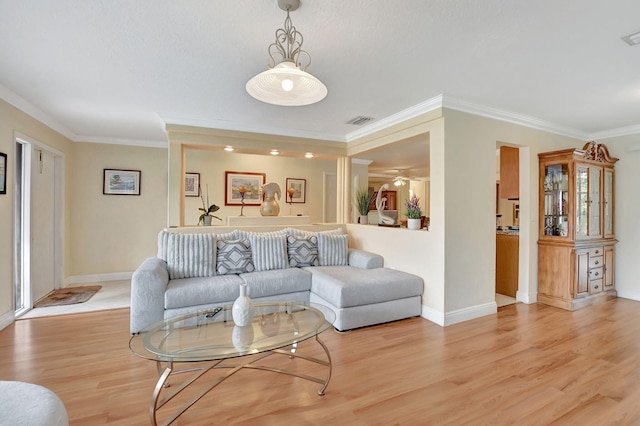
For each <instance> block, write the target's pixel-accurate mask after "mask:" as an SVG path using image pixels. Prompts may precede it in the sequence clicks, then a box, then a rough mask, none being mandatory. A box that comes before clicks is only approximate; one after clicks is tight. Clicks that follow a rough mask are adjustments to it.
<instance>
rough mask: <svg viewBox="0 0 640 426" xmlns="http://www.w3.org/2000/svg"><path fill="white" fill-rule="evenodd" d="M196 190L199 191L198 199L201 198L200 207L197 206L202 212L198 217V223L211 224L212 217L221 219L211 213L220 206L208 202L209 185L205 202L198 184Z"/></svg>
mask: <svg viewBox="0 0 640 426" xmlns="http://www.w3.org/2000/svg"><path fill="white" fill-rule="evenodd" d="M198 191H199V192H200V199H201V200H202V207H200V208H198V210H200V211H201V212H202V214H201V215H200V218H199V219H198V225H200V224H201V223H202V224H203V225H205V226H209V225H211V218H212V217H215V218H216V219H218V220H222V219H221V218H219V217H218V216H215V215H214V214H213V213H215V212H217V211H218V210H220V207H219V206H216V205H215V204H209V185H207V202H206V203H205V201H204V194H203V193H202V191H201V190H200V187H199V186H198ZM207 206H209V207H207Z"/></svg>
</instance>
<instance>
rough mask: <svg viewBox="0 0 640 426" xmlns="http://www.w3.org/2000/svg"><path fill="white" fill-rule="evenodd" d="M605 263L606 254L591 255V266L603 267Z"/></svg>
mask: <svg viewBox="0 0 640 426" xmlns="http://www.w3.org/2000/svg"><path fill="white" fill-rule="evenodd" d="M602 265H604V256H589V268H601V267H602Z"/></svg>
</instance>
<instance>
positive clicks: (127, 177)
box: [102, 169, 142, 195]
mask: <svg viewBox="0 0 640 426" xmlns="http://www.w3.org/2000/svg"><path fill="white" fill-rule="evenodd" d="M141 177H142V173H141V172H140V170H123V169H104V175H103V178H102V193H103V194H105V195H140V180H141Z"/></svg>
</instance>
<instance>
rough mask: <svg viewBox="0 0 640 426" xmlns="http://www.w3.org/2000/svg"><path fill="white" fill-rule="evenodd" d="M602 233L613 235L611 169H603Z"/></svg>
mask: <svg viewBox="0 0 640 426" xmlns="http://www.w3.org/2000/svg"><path fill="white" fill-rule="evenodd" d="M604 235H605V236H607V237H609V236H612V235H613V170H605V171H604Z"/></svg>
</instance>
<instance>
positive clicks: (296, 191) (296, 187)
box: [287, 178, 307, 203]
mask: <svg viewBox="0 0 640 426" xmlns="http://www.w3.org/2000/svg"><path fill="white" fill-rule="evenodd" d="M289 188H292V189H293V196H292V197H289V194H288V193H287V203H289V202H290V203H305V202H306V198H307V180H306V179H295V178H287V190H289Z"/></svg>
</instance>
